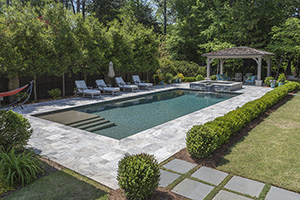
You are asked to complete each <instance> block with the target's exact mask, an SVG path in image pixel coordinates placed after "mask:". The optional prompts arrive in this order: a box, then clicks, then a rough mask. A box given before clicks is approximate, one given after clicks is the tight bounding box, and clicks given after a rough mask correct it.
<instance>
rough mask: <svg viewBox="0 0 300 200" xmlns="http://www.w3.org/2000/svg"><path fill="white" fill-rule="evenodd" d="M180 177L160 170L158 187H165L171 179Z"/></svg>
mask: <svg viewBox="0 0 300 200" xmlns="http://www.w3.org/2000/svg"><path fill="white" fill-rule="evenodd" d="M179 177H180V175H179V174H175V173H172V172H168V171H165V170H162V169H161V170H160V181H159V186H160V187H167V186H168V185H170V184H171V183H172V182H173V181H175V180H176V179H178V178H179Z"/></svg>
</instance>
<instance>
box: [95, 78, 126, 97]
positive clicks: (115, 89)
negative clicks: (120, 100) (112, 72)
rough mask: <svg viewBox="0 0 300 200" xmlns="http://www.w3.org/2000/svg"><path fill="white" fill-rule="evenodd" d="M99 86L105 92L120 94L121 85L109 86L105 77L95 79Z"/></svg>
mask: <svg viewBox="0 0 300 200" xmlns="http://www.w3.org/2000/svg"><path fill="white" fill-rule="evenodd" d="M95 82H96V86H97V88H98V89H99V90H100V91H102V92H103V93H105V92H110V93H111V94H112V95H114V94H115V93H118V94H119V95H120V88H119V87H108V86H107V85H106V84H105V82H104V80H103V79H98V80H96V81H95Z"/></svg>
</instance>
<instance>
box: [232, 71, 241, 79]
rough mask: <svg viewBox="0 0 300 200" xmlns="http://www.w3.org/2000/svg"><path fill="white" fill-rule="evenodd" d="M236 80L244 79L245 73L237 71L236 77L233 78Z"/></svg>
mask: <svg viewBox="0 0 300 200" xmlns="http://www.w3.org/2000/svg"><path fill="white" fill-rule="evenodd" d="M232 79H233V80H235V81H243V74H242V73H235V76H234V78H232Z"/></svg>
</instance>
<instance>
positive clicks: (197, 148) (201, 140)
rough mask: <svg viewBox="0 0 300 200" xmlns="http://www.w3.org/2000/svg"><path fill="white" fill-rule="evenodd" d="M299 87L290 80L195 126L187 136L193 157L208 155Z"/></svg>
mask: <svg viewBox="0 0 300 200" xmlns="http://www.w3.org/2000/svg"><path fill="white" fill-rule="evenodd" d="M299 87H300V84H299V83H296V82H289V83H287V84H285V85H283V86H281V87H278V88H276V89H274V90H272V91H270V92H268V93H266V94H265V95H264V96H262V97H261V98H259V99H256V100H254V101H251V102H248V103H246V104H245V105H243V106H242V107H240V108H237V109H236V110H233V111H230V112H228V113H227V114H225V115H224V116H221V117H218V118H216V119H215V120H214V121H211V122H207V123H205V124H203V125H197V126H193V127H192V128H191V129H190V130H189V131H188V132H187V137H186V146H187V150H188V152H189V153H190V154H191V155H192V156H193V157H197V158H204V157H208V156H209V155H211V153H212V152H213V151H214V150H216V149H218V148H219V147H220V146H221V145H222V144H224V143H226V142H227V141H228V140H229V138H230V137H231V135H233V134H235V133H236V132H237V131H239V130H241V129H242V128H243V127H244V126H245V125H246V124H247V123H248V122H250V121H251V120H253V119H255V118H257V117H258V116H259V115H260V114H262V113H263V112H264V111H266V109H268V108H270V107H271V106H273V105H274V104H276V103H277V102H278V101H280V100H281V99H283V98H284V97H285V96H286V95H287V94H288V93H289V92H291V91H293V90H295V89H298V88H299Z"/></svg>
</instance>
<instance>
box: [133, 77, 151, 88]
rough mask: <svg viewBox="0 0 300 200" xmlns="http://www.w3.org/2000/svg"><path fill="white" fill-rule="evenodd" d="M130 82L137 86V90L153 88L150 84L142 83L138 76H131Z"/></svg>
mask: <svg viewBox="0 0 300 200" xmlns="http://www.w3.org/2000/svg"><path fill="white" fill-rule="evenodd" d="M132 81H133V83H134V84H135V85H137V86H138V87H139V88H145V89H149V88H153V84H152V83H143V82H142V81H141V80H140V77H139V75H133V76H132Z"/></svg>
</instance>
